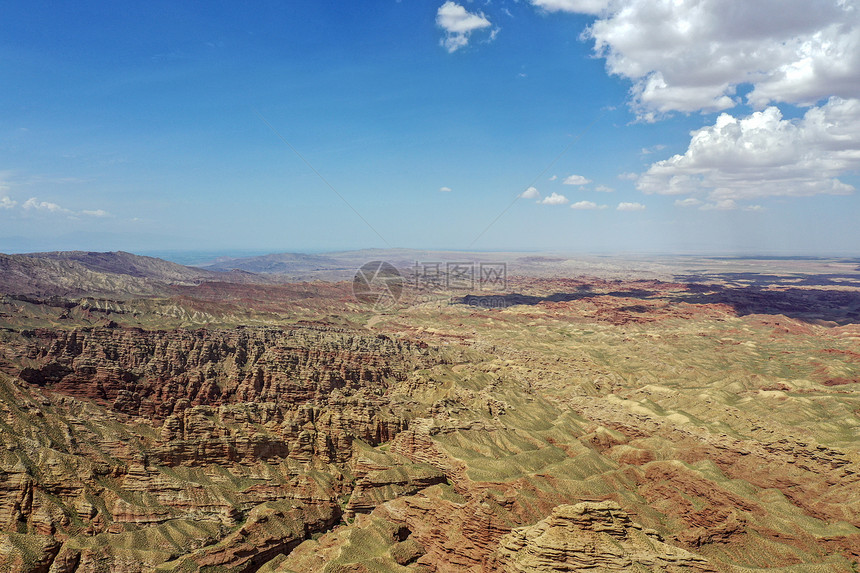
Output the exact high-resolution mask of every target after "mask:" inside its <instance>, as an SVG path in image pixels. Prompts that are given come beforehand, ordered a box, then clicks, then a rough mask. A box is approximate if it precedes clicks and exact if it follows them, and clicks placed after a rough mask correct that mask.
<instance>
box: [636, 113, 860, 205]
mask: <svg viewBox="0 0 860 573" xmlns="http://www.w3.org/2000/svg"><path fill="white" fill-rule="evenodd" d="M691 136H692V138H691V140H690V145H689V147H688V148H687V151H686V152H685V153H684V154H683V155H680V154H679V155H675V156H673V157H670V158H669V159H665V160H663V161H658V162H656V163H653V164H652V165H651V166H650V167H649V168H648V170H647V171H646V172H645V173H643V174H642V175H641V176H640V177H639V180H638V181H637V183H636V186H637V188H638V189H639V190H641V191H643V192H645V193H659V194H664V195H694V194H705V195H707V198H708V200H709V201H711V202H712V203H714V204H718V203H716V202H718V201H722V200H727V199H731V200H736V201H737V200H748V199H753V198H759V197H774V196H809V195H817V194H825V193H826V194H848V193H852V192H853V191H854V190H855V189H854V187H853V186H851V185H849V184H847V183H844V182H842V181H840V180H839V179H838V177H839V176H840V175H843V174H845V173H848V172H852V171H856V170H858V169H860V100H857V99H852V100H844V99H840V98H831V99H830V100H829V101H828V102H827V103H826V104H824V105H822V106H820V107H813V108H811V109H810V110H808V111H807V112H806V114H805V115H804V116H803V117H802V118H800V119H783V117H782V114H781V112H780V111H779V109H777V108H776V107H773V106H771V107H768V108H766V109H765V110H763V111H760V112H754V113H752V114H751V115H749V116H747V117H743V118H736V117H734V116H732V115H730V114H727V113H723V114H721V115H720V116H719V117H718V118H717V120H716V122H715V123H714V125H711V126H707V127H703V128H702V129H699V130H697V131H694V132H692V133H691Z"/></svg>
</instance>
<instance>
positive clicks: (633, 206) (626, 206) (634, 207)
mask: <svg viewBox="0 0 860 573" xmlns="http://www.w3.org/2000/svg"><path fill="white" fill-rule="evenodd" d="M616 209H618V210H619V211H644V210H645V205H643V204H642V203H624V202H622V203H619V204H618V207H616Z"/></svg>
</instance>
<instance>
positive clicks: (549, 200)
mask: <svg viewBox="0 0 860 573" xmlns="http://www.w3.org/2000/svg"><path fill="white" fill-rule="evenodd" d="M567 202H568V198H567V197H565V196H564V195H559V194H558V193H553V194H552V195H550V196H549V197H544V198H543V200H542V201H541V203H543V204H544V205H564V204H566V203H567Z"/></svg>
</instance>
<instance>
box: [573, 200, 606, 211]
mask: <svg viewBox="0 0 860 573" xmlns="http://www.w3.org/2000/svg"><path fill="white" fill-rule="evenodd" d="M570 208H571V209H582V210H586V209H605V208H606V205H599V206H598V205H597V203H595V202H594V201H577V202H576V203H573V204H572V205H571V206H570Z"/></svg>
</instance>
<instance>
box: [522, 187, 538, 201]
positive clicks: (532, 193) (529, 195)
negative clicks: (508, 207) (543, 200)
mask: <svg viewBox="0 0 860 573" xmlns="http://www.w3.org/2000/svg"><path fill="white" fill-rule="evenodd" d="M520 197H522V198H523V199H537V198H538V197H540V192H538V190H537V189H536V188H534V187H529V188H528V189H526V190H525V191H523V192H522V193H520Z"/></svg>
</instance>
